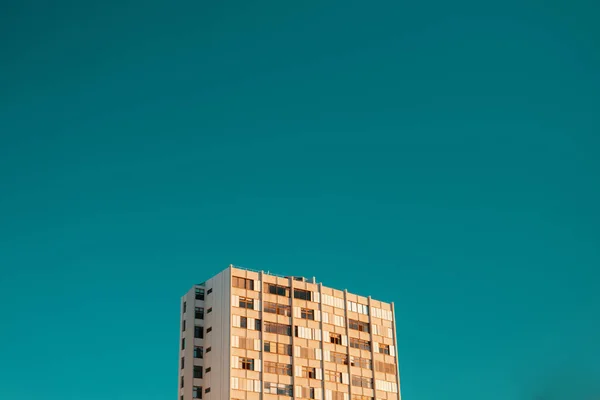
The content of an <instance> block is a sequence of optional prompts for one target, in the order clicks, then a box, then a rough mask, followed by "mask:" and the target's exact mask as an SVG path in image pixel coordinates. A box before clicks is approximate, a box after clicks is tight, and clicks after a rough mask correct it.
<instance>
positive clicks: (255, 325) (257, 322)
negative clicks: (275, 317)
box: [254, 319, 261, 331]
mask: <svg viewBox="0 0 600 400" xmlns="http://www.w3.org/2000/svg"><path fill="white" fill-rule="evenodd" d="M260 322H261V321H260V319H255V320H254V330H255V331H260V330H261V326H260Z"/></svg>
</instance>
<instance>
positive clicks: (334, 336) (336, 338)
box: [329, 333, 342, 344]
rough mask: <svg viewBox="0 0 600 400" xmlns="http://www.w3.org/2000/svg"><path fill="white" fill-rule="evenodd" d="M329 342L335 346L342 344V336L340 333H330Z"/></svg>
mask: <svg viewBox="0 0 600 400" xmlns="http://www.w3.org/2000/svg"><path fill="white" fill-rule="evenodd" d="M329 341H330V342H331V343H333V344H342V335H340V334H339V333H330V334H329Z"/></svg>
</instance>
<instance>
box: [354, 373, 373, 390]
mask: <svg viewBox="0 0 600 400" xmlns="http://www.w3.org/2000/svg"><path fill="white" fill-rule="evenodd" d="M352 386H360V387H363V388H366V389H373V378H367V377H365V376H358V375H352Z"/></svg>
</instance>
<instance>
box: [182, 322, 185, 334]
mask: <svg viewBox="0 0 600 400" xmlns="http://www.w3.org/2000/svg"><path fill="white" fill-rule="evenodd" d="M181 330H182V331H184V332H185V319H184V320H183V322H182V323H181Z"/></svg>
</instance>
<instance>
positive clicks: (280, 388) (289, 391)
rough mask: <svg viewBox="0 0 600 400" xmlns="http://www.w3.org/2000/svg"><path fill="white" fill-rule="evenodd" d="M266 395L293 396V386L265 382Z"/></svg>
mask: <svg viewBox="0 0 600 400" xmlns="http://www.w3.org/2000/svg"><path fill="white" fill-rule="evenodd" d="M264 386H265V393H270V394H278V395H280V396H289V397H292V396H293V387H292V385H286V384H284V383H271V382H265V385H264Z"/></svg>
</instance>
